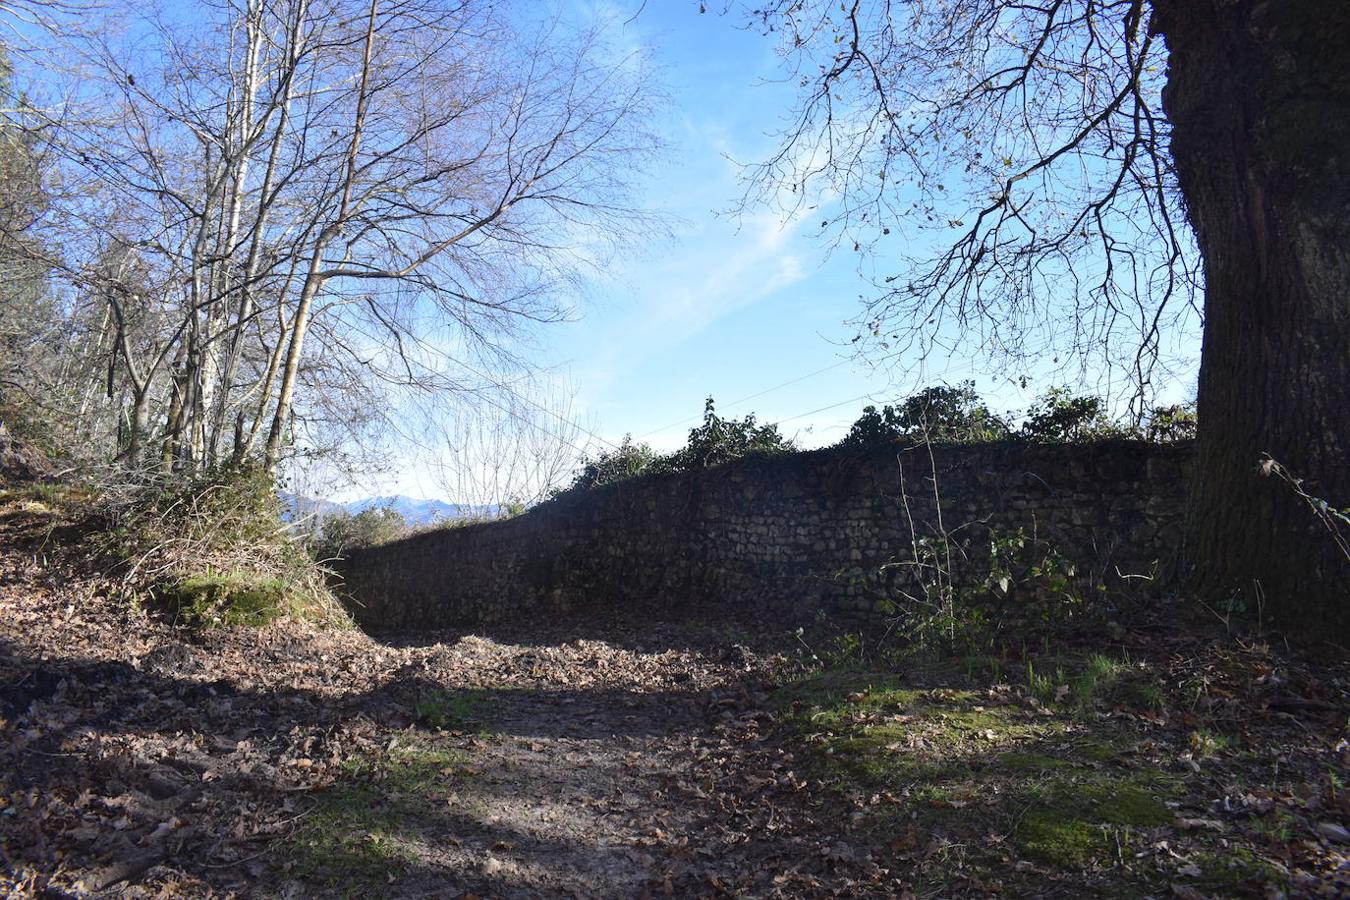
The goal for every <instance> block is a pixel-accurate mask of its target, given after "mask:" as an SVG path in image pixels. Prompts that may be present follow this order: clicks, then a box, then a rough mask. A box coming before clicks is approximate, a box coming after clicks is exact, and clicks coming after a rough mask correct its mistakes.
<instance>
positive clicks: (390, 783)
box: [281, 746, 467, 896]
mask: <svg viewBox="0 0 1350 900" xmlns="http://www.w3.org/2000/svg"><path fill="white" fill-rule="evenodd" d="M466 763H467V757H465V756H464V755H463V754H460V753H455V752H450V751H445V750H439V749H434V748H428V747H421V746H396V747H394V748H393V749H391V750H389V751H387V752H385V753H381V754H378V755H368V756H359V757H355V758H353V759H351V760H348V761H347V763H346V764H345V765H344V769H345V770H346V773H347V777H346V778H344V779H343V780H341V781H340V782H339V783H338V784H337V785H335V786H333V787H332V788H330V789H329V790H327V791H326V792H324V793H323V794H321V795H319V797H318V800H317V804H316V806H315V807H314V811H313V812H312V813H311V814H310V815H309V816H308V817H307V818H306V821H305V825H304V826H303V827H302V828H301V829H300V830H299V831H297V832H296V833H295V834H294V835H292V836H291V837H290V838H288V839H287V840H286V841H285V842H284V843H283V846H282V847H281V858H282V861H283V865H284V867H285V868H286V869H287V870H288V871H290V872H291V874H293V875H294V876H296V877H298V878H301V879H303V880H306V881H309V882H311V883H314V884H318V885H322V886H323V887H325V888H326V889H328V890H330V891H333V892H335V893H337V894H339V895H340V896H362V895H367V894H369V892H370V891H372V890H374V891H376V892H377V894H383V892H384V891H387V890H388V885H389V883H390V882H391V880H394V879H397V877H398V875H399V873H400V872H402V871H403V870H405V869H406V868H407V867H408V866H410V865H412V864H413V863H415V862H416V860H417V859H418V855H419V847H420V845H421V843H422V842H423V840H424V838H423V837H422V835H421V834H420V831H419V829H420V828H421V827H423V826H424V824H425V823H428V822H430V823H433V824H434V819H435V817H436V815H437V813H438V811H439V810H443V809H444V802H443V799H442V795H443V794H444V791H445V789H446V788H447V787H448V786H449V785H451V784H453V783H454V782H456V781H458V780H462V779H463V777H464V772H463V768H464V766H465V764H466Z"/></svg>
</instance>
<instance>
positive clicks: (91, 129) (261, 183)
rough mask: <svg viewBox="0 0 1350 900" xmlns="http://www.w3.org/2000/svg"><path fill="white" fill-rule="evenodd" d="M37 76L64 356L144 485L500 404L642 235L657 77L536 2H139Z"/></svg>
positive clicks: (32, 113) (63, 48)
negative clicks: (443, 410)
mask: <svg viewBox="0 0 1350 900" xmlns="http://www.w3.org/2000/svg"><path fill="white" fill-rule="evenodd" d="M47 61H48V63H49V65H50V69H49V71H48V73H47V75H46V76H45V77H44V78H43V79H41V80H40V85H39V86H40V88H41V89H42V90H43V91H45V92H46V94H47V96H46V97H44V98H41V99H40V100H38V101H34V102H32V103H30V104H29V105H28V106H27V107H26V108H25V110H26V116H27V119H26V120H25V127H28V125H27V122H28V120H33V119H37V120H39V121H40V124H41V131H42V140H41V144H42V146H43V147H44V148H45V151H44V152H45V153H46V154H47V155H48V157H50V162H49V163H48V164H47V168H46V170H45V179H46V184H47V188H48V190H49V192H52V194H51V196H53V198H55V196H56V193H58V191H57V188H58V186H59V194H60V198H59V199H60V202H59V203H57V204H54V209H55V212H53V214H52V215H51V216H50V218H51V222H50V223H49V233H50V234H51V235H52V236H57V235H59V240H55V239H53V240H49V241H48V242H47V243H46V244H45V246H46V247H47V259H46V263H47V264H48V265H49V266H50V267H51V270H52V271H53V272H57V273H59V276H60V280H61V282H62V284H64V285H66V286H67V290H68V291H69V299H70V304H69V306H68V307H67V308H66V312H67V315H68V319H69V323H70V324H71V325H72V327H71V328H68V329H67V332H68V333H69V335H68V337H67V339H66V343H65V345H64V346H63V347H62V348H61V352H63V353H67V354H69V355H71V356H72V357H74V358H80V359H87V360H90V361H93V364H92V365H86V366H85V370H86V374H85V380H86V383H87V382H88V380H89V379H88V375H89V373H90V372H95V373H98V372H101V373H102V374H101V375H94V378H95V379H97V381H98V382H99V383H98V390H97V392H98V393H102V394H104V395H105V397H104V399H105V400H106V401H107V402H106V403H102V408H104V409H107V408H109V407H111V410H110V411H111V412H112V414H113V415H112V420H113V421H114V422H115V423H116V432H117V443H118V447H119V454H120V457H121V458H122V460H123V461H124V462H125V463H128V464H133V465H136V466H139V467H144V466H162V467H174V468H181V469H189V470H190V469H194V468H197V467H200V466H204V465H212V464H216V463H219V462H222V461H226V460H230V459H234V460H238V459H242V458H245V457H249V456H252V455H255V454H257V455H262V456H263V457H265V458H266V460H267V461H268V462H269V463H270V464H276V462H277V461H278V460H279V459H280V458H282V457H283V456H285V455H286V454H287V453H289V452H293V451H295V450H299V449H301V448H305V449H313V448H315V447H317V446H320V445H322V446H328V447H332V446H338V445H340V444H343V443H347V444H349V445H350V440H349V439H350V438H353V437H362V436H364V437H367V438H369V437H372V436H373V437H376V438H378V437H380V436H381V435H384V436H385V437H387V436H388V434H389V429H390V426H391V424H393V423H395V422H396V420H397V418H398V417H397V416H396V415H393V414H391V410H392V409H393V408H394V407H395V406H396V405H397V403H398V402H399V400H400V399H403V398H407V397H408V396H410V395H416V396H417V397H418V398H419V401H420V403H421V405H423V406H424V407H425V406H427V405H431V404H437V403H440V404H443V405H445V404H448V402H449V401H453V400H454V399H463V398H465V397H472V396H473V395H477V394H481V393H483V392H484V391H488V390H490V389H491V388H492V385H493V380H494V377H496V376H498V375H500V373H501V372H503V371H510V372H511V373H512V374H513V375H517V376H518V375H519V373H520V371H521V360H520V358H519V356H518V352H517V351H518V349H519V348H520V346H521V342H520V341H521V337H522V334H523V333H526V332H528V331H529V329H531V328H532V327H534V326H535V325H537V324H539V323H545V322H550V321H554V320H557V319H559V318H561V317H563V316H564V315H566V314H567V310H568V296H569V291H568V288H569V286H570V285H572V284H573V283H574V282H575V280H576V279H577V278H579V277H581V276H582V275H583V274H584V273H585V271H586V269H587V268H588V267H596V266H600V265H603V264H604V262H605V260H606V259H607V258H608V256H609V254H611V253H612V252H614V251H615V250H616V249H617V248H619V247H621V246H623V245H625V244H628V243H630V242H631V240H632V238H633V235H634V234H635V233H637V232H640V231H642V230H643V229H645V228H647V227H648V226H649V225H650V224H651V222H650V219H649V218H648V217H647V216H646V215H645V214H644V213H642V212H641V211H640V210H638V209H635V208H634V207H633V205H632V204H631V202H630V199H629V198H630V196H631V191H630V188H631V186H632V184H633V181H634V178H635V176H636V174H637V173H638V172H640V170H641V167H642V165H643V164H644V162H645V161H646V160H647V159H648V158H649V155H650V153H651V152H652V150H653V149H654V147H655V144H656V141H655V138H654V137H653V135H652V134H651V133H650V132H649V131H648V130H647V127H646V121H647V111H648V106H649V102H650V98H651V93H650V89H649V87H648V85H649V80H648V78H647V77H646V74H647V73H646V71H645V68H644V64H643V61H642V59H640V58H638V57H635V56H632V55H628V56H624V55H620V54H617V53H615V52H613V51H612V50H611V49H610V48H609V47H607V46H606V45H605V43H604V41H603V39H602V38H601V36H600V35H599V34H598V33H596V32H592V31H587V30H585V29H584V28H581V27H577V26H575V25H571V24H568V23H567V22H566V21H565V20H564V19H563V18H560V17H556V16H555V17H550V16H549V15H547V14H545V13H543V12H541V10H540V9H538V8H536V7H533V6H530V7H526V6H523V5H522V6H515V7H508V8H505V9H503V8H501V6H500V4H493V3H490V2H486V0H218V2H213V3H203V4H200V5H198V6H195V7H192V8H190V9H185V8H183V7H182V6H181V5H172V6H165V7H164V8H163V9H162V10H150V11H148V12H147V11H146V10H145V9H144V8H143V7H138V8H137V9H136V10H135V11H134V12H131V13H128V14H127V15H126V17H125V19H124V21H123V23H122V26H121V28H120V29H118V28H112V27H110V26H109V24H108V23H107V22H105V21H100V22H99V23H98V27H96V28H90V29H89V31H88V33H87V34H78V33H75V32H74V31H72V32H71V33H70V34H68V35H66V36H65V37H64V38H63V39H62V40H61V42H60V43H59V45H57V46H54V47H53V48H51V52H50V55H49V57H48V60H47ZM11 119H12V120H14V117H11ZM14 121H15V122H16V123H17V120H14ZM15 127H17V124H16V126H15ZM32 130H33V129H32V128H31V127H30V128H29V131H30V132H31V131H32ZM76 326H77V327H76ZM56 380H59V379H56ZM30 387H31V386H30ZM61 390H62V391H65V392H67V393H70V394H71V395H72V397H74V398H75V402H76V405H79V397H80V396H81V393H82V392H83V393H84V394H88V393H89V391H88V390H87V387H85V386H82V385H71V384H66V385H63V386H62V387H61ZM34 392H35V393H36V392H38V391H34ZM81 408H82V409H83V410H84V411H86V412H88V411H89V410H94V409H98V408H100V402H98V401H96V400H95V399H93V398H89V397H86V398H85V402H84V404H83V406H82V407H81Z"/></svg>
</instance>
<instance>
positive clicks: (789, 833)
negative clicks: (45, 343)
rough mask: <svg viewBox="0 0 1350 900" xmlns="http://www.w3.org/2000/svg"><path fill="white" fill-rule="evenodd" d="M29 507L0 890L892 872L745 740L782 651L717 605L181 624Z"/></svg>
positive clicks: (238, 889)
mask: <svg viewBox="0 0 1350 900" xmlns="http://www.w3.org/2000/svg"><path fill="white" fill-rule="evenodd" d="M29 506H30V508H29V509H27V510H24V509H18V508H10V509H9V510H7V511H6V512H5V514H4V518H3V525H2V526H0V545H2V546H3V550H2V551H0V702H3V706H2V707H0V719H2V720H3V723H2V725H0V727H3V732H2V733H3V743H2V744H0V773H2V774H0V790H2V791H3V799H0V803H2V804H3V806H4V808H3V810H0V839H2V840H3V852H4V856H5V860H6V868H7V872H6V874H5V875H4V877H3V880H0V892H4V891H8V892H11V893H17V894H19V895H34V896H57V897H59V896H86V895H87V896H125V897H144V896H166V897H167V896H173V897H178V896H212V895H230V894H239V895H250V896H313V895H327V896H356V895H363V894H364V895H369V894H371V893H372V892H373V893H374V894H375V895H386V896H405V897H418V896H428V897H431V896H435V897H440V896H445V897H457V896H475V895H476V896H483V897H487V896H491V897H529V896H584V897H595V896H642V895H644V894H651V895H656V896H661V895H675V896H690V895H698V894H709V895H725V894H737V895H757V896H803V895H807V894H812V893H816V894H825V893H831V894H837V893H852V892H868V893H870V892H873V891H876V892H879V893H891V892H898V891H900V890H902V889H903V886H902V885H901V883H900V882H899V881H896V880H895V876H894V874H893V873H891V872H888V871H887V870H886V869H885V868H884V867H882V866H880V865H878V864H877V863H876V862H875V860H874V858H873V857H872V855H871V853H870V852H869V851H868V849H867V848H866V847H865V846H860V845H858V846H855V845H854V844H853V843H852V842H851V841H852V838H851V837H850V836H849V834H848V833H847V829H846V828H844V827H836V826H842V824H843V823H838V822H832V821H830V820H829V819H828V818H825V819H822V818H821V816H820V812H821V811H820V810H819V809H818V808H817V807H818V805H819V804H820V803H821V802H823V800H822V798H818V797H814V796H813V793H812V791H810V790H809V789H808V784H807V782H806V781H805V780H804V779H803V777H802V776H801V775H800V774H799V773H798V772H796V771H795V770H794V766H793V760H792V757H791V756H790V754H788V753H787V751H785V750H784V749H783V748H782V747H781V746H779V742H777V741H770V740H766V739H765V738H766V735H765V734H764V733H762V731H761V726H762V725H763V724H764V723H766V722H767V720H768V719H769V713H768V712H767V711H766V709H765V702H766V699H767V696H768V695H767V687H768V685H769V684H770V683H771V682H772V681H774V680H776V679H778V678H780V677H781V676H782V675H783V674H784V672H785V671H786V670H787V669H788V668H790V667H791V666H792V663H791V662H790V661H789V660H788V658H786V657H784V656H782V655H780V654H777V653H774V652H768V651H765V650H763V649H756V647H757V646H758V644H757V642H756V641H755V640H753V639H752V638H751V637H750V636H749V635H747V634H744V633H742V632H740V631H738V630H737V629H736V626H734V625H730V624H711V623H690V624H687V625H683V626H680V627H675V626H669V625H656V626H653V625H652V624H650V623H649V622H640V621H634V617H629V620H628V621H624V620H623V619H622V617H607V618H606V619H604V620H600V619H594V618H592V619H586V620H579V621H573V622H569V623H566V624H553V625H549V624H541V625H537V626H520V627H516V628H503V629H499V630H493V631H479V632H476V633H444V634H433V635H419V636H417V638H416V639H415V640H406V639H399V638H393V639H384V640H375V639H372V638H370V637H367V636H366V635H364V634H362V633H360V632H357V631H334V630H329V631H318V630H314V629H311V628H307V627H302V626H295V625H277V626H273V627H271V628H268V629H265V630H262V631H256V630H247V629H221V630H217V631H211V632H206V633H194V632H190V631H187V630H183V629H177V628H173V627H170V626H169V625H167V624H165V623H163V622H160V621H156V620H155V619H154V618H151V617H148V616H146V615H145V614H143V613H141V612H139V611H138V610H136V609H135V608H134V607H132V606H129V605H128V604H127V603H126V602H125V601H123V600H120V599H118V598H117V596H116V592H115V590H113V585H112V584H110V583H109V582H107V581H105V580H104V579H102V578H100V577H98V576H97V575H93V574H90V573H89V571H88V570H87V567H86V566H84V565H83V564H82V559H81V558H80V557H79V552H78V551H74V550H70V549H67V548H64V547H63V546H62V545H61V544H60V543H59V542H57V541H53V540H51V539H50V536H49V535H48V534H47V529H46V527H45V526H46V525H47V524H48V522H47V518H48V514H47V513H45V512H44V511H42V510H40V509H37V510H34V509H32V508H31V507H32V505H31V504H30V505H29ZM780 639H781V635H780Z"/></svg>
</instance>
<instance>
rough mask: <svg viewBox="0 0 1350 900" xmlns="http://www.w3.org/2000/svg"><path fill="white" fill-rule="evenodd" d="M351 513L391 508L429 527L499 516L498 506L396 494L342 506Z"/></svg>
mask: <svg viewBox="0 0 1350 900" xmlns="http://www.w3.org/2000/svg"><path fill="white" fill-rule="evenodd" d="M342 505H343V507H344V508H345V509H346V510H347V511H348V512H350V513H359V512H361V510H363V509H372V508H378V507H382V506H384V507H389V508H390V509H392V510H394V511H395V512H397V513H398V514H399V515H401V516H402V517H403V521H405V522H407V523H408V524H409V525H428V524H430V523H432V522H444V521H454V520H456V519H478V518H489V517H492V516H495V515H496V514H497V507H496V506H475V505H472V504H464V503H447V502H445V501H444V500H415V499H413V498H412V497H404V496H402V495H401V494H395V495H392V496H389V497H365V498H363V499H361V500H353V501H351V502H350V503H344V504H342Z"/></svg>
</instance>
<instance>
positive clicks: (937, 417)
mask: <svg viewBox="0 0 1350 900" xmlns="http://www.w3.org/2000/svg"><path fill="white" fill-rule="evenodd" d="M1010 434H1011V429H1010V428H1009V427H1008V423H1007V422H1005V421H1004V420H1003V419H1002V418H1000V417H999V416H997V415H995V414H994V413H993V412H991V411H990V409H989V407H988V406H987V405H985V402H984V400H983V399H982V398H981V397H980V395H979V394H978V393H976V391H975V382H973V381H963V382H961V383H960V384H959V385H957V386H955V387H951V386H949V385H934V386H932V387H928V388H924V389H923V390H922V391H919V392H918V393H917V394H914V395H912V396H910V397H907V398H905V399H904V400H902V401H900V402H899V403H898V404H896V405H895V406H889V405H888V406H883V407H882V408H881V409H880V410H878V409H877V408H876V407H875V406H868V407H865V408H864V409H863V414H862V415H861V416H860V417H859V418H858V421H856V422H854V423H853V427H852V428H850V429H849V432H848V435H847V436H845V437H844V439H843V440H842V441H840V442H839V443H840V445H841V446H845V447H865V446H870V445H872V444H884V443H891V442H893V441H899V440H906V439H909V440H914V441H923V440H932V441H934V442H936V443H940V444H969V443H979V442H983V441H998V440H1003V439H1004V438H1006V437H1008V436H1009V435H1010Z"/></svg>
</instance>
